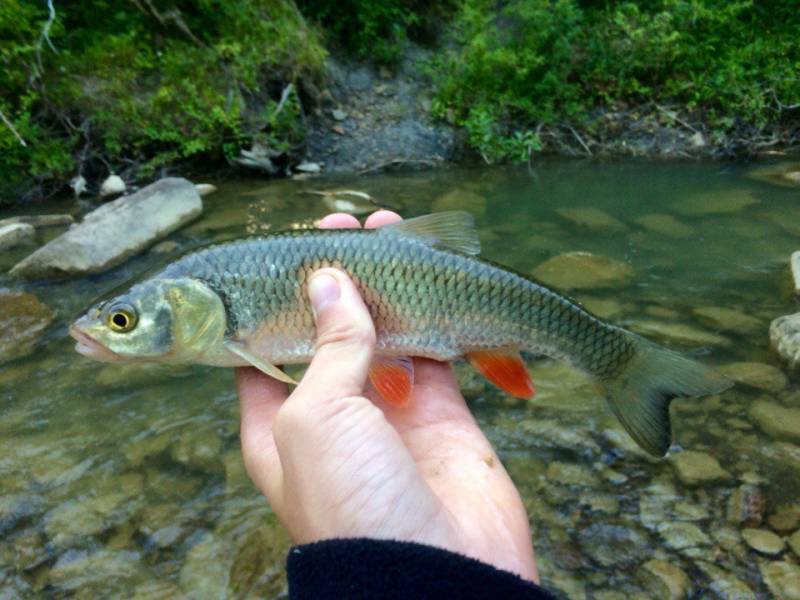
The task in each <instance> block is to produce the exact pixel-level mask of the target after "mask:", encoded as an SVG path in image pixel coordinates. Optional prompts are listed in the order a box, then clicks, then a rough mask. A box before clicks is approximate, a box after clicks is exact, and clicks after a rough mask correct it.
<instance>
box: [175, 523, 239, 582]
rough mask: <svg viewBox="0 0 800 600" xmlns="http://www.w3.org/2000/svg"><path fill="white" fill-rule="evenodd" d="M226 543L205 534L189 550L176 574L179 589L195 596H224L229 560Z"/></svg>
mask: <svg viewBox="0 0 800 600" xmlns="http://www.w3.org/2000/svg"><path fill="white" fill-rule="evenodd" d="M230 557H231V548H230V544H229V543H227V541H225V540H224V539H222V538H221V537H219V536H216V535H214V534H212V533H207V534H205V535H204V536H203V538H202V539H201V540H200V541H199V542H198V543H197V544H195V545H194V547H192V549H191V550H189V552H188V554H187V555H186V561H185V562H184V563H183V568H182V569H181V573H180V587H181V589H182V590H183V591H184V592H185V593H187V594H190V595H191V596H192V597H196V598H225V597H227V596H228V581H229V578H230V562H231V559H230Z"/></svg>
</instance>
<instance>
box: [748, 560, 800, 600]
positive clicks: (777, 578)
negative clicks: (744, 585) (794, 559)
mask: <svg viewBox="0 0 800 600" xmlns="http://www.w3.org/2000/svg"><path fill="white" fill-rule="evenodd" d="M758 569H759V571H761V576H762V577H763V578H764V583H765V584H767V588H769V591H770V592H772V595H773V597H774V598H775V600H800V565H797V564H794V563H790V562H788V561H781V560H776V561H774V562H768V561H764V562H762V563H760V564H759V565H758Z"/></svg>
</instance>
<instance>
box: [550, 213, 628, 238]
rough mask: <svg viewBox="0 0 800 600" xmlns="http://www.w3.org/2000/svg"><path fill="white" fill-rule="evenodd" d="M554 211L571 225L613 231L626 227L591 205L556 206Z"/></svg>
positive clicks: (623, 229)
mask: <svg viewBox="0 0 800 600" xmlns="http://www.w3.org/2000/svg"><path fill="white" fill-rule="evenodd" d="M555 213H556V214H557V215H558V216H559V217H561V218H562V219H563V220H564V221H566V222H568V223H570V224H572V225H575V226H577V227H581V228H584V229H590V230H592V231H599V232H607V233H615V232H619V231H625V230H626V229H627V227H625V225H624V224H623V223H622V222H621V221H618V220H617V219H615V218H614V217H612V216H611V215H610V214H608V213H607V212H605V211H603V210H600V209H599V208H594V207H591V206H582V207H575V208H557V209H556V210H555Z"/></svg>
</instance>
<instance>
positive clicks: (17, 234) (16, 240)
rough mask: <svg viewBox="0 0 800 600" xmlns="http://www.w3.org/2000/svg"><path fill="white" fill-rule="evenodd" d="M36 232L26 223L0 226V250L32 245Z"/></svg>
mask: <svg viewBox="0 0 800 600" xmlns="http://www.w3.org/2000/svg"><path fill="white" fill-rule="evenodd" d="M35 237H36V230H35V229H34V228H33V225H28V224H27V223H10V224H8V225H2V226H0V250H9V249H11V248H16V247H17V246H25V245H29V244H33V242H34V239H35Z"/></svg>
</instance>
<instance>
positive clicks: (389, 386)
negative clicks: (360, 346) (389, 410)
mask: <svg viewBox="0 0 800 600" xmlns="http://www.w3.org/2000/svg"><path fill="white" fill-rule="evenodd" d="M369 380H370V381H371V382H372V385H373V386H374V387H375V389H376V390H377V391H378V393H379V394H380V395H381V397H382V398H383V399H384V400H386V402H388V403H389V404H391V405H392V406H398V407H402V406H406V405H407V404H408V400H409V398H411V388H412V387H413V386H414V363H413V362H412V361H411V358H410V357H408V356H397V357H391V358H389V357H383V356H376V357H375V358H374V359H373V362H372V366H371V367H370V368H369Z"/></svg>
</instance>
